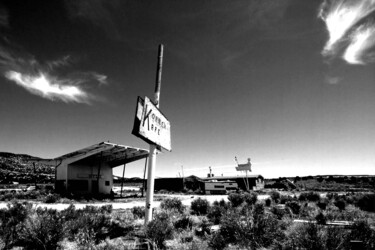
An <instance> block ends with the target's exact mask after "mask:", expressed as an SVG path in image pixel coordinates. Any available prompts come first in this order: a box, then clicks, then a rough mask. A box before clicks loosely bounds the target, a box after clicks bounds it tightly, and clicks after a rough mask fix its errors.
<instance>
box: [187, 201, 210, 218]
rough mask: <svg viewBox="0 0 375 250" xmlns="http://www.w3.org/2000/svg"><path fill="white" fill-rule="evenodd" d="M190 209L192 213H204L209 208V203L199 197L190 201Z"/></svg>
mask: <svg viewBox="0 0 375 250" xmlns="http://www.w3.org/2000/svg"><path fill="white" fill-rule="evenodd" d="M190 209H191V213H192V214H197V215H206V214H207V213H208V211H209V209H210V203H209V202H208V200H206V199H202V198H200V197H199V198H198V199H195V200H193V201H192V202H191V206H190Z"/></svg>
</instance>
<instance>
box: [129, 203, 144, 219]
mask: <svg viewBox="0 0 375 250" xmlns="http://www.w3.org/2000/svg"><path fill="white" fill-rule="evenodd" d="M131 212H132V213H133V215H134V216H135V217H136V218H138V219H142V218H144V217H145V214H146V212H145V208H144V207H140V206H136V207H132V208H131Z"/></svg>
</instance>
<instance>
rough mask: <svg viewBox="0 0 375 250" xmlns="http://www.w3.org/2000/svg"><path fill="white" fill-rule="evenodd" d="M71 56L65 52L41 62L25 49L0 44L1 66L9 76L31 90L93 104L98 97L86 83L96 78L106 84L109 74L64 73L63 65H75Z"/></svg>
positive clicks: (61, 99)
mask: <svg viewBox="0 0 375 250" xmlns="http://www.w3.org/2000/svg"><path fill="white" fill-rule="evenodd" d="M70 58H71V56H64V57H61V58H59V59H57V60H51V61H47V62H45V63H43V64H41V63H39V62H38V61H37V60H36V59H35V57H33V56H31V55H29V54H27V53H25V52H22V51H17V52H15V51H14V50H12V49H10V48H7V49H5V48H4V47H1V46H0V69H1V72H2V74H3V75H4V77H6V78H7V79H8V80H10V81H12V82H14V83H16V84H17V85H18V86H21V87H23V88H25V89H26V90H27V91H29V92H30V93H32V94H35V95H38V96H40V97H43V98H46V99H49V100H52V101H63V102H66V103H69V102H75V103H86V104H91V103H92V102H93V101H95V100H98V99H99V98H98V97H97V96H95V95H94V94H91V93H89V92H88V91H87V87H88V86H87V85H88V84H90V83H95V82H96V83H97V84H99V85H102V84H106V83H107V76H105V75H103V74H99V73H96V72H86V71H77V70H69V73H65V74H62V73H61V72H60V71H62V69H65V68H66V67H71V66H72V65H71V64H72V62H71V61H72V60H71V59H70Z"/></svg>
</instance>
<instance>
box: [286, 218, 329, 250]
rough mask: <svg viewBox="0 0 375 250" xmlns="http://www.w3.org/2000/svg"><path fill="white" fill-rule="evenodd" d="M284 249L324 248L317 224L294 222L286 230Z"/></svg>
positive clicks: (309, 249)
mask: <svg viewBox="0 0 375 250" xmlns="http://www.w3.org/2000/svg"><path fill="white" fill-rule="evenodd" d="M286 233H287V237H286V238H287V240H286V241H285V242H284V243H283V248H284V249H306V250H316V249H324V242H323V240H322V235H321V232H320V230H319V227H318V225H316V224H313V223H304V224H295V225H292V226H291V227H290V228H289V229H288V230H287V232H286Z"/></svg>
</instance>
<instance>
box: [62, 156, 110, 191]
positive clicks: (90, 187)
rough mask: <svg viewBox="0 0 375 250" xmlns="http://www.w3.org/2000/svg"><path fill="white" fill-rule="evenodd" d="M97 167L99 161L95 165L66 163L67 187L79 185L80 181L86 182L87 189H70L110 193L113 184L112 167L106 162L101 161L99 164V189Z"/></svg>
mask: <svg viewBox="0 0 375 250" xmlns="http://www.w3.org/2000/svg"><path fill="white" fill-rule="evenodd" d="M98 169H99V163H98V164H95V165H91V166H88V165H84V164H79V163H72V164H69V165H68V179H69V181H68V183H69V182H71V184H68V185H69V187H77V185H78V187H79V185H80V184H79V183H80V181H81V182H82V183H83V182H84V181H86V182H87V191H85V190H84V189H82V190H72V191H76V192H77V191H79V192H80V193H86V192H87V193H96V192H97V191H98V192H99V193H101V194H110V192H111V189H112V186H113V175H112V168H111V167H109V166H108V165H107V164H105V163H102V164H101V166H100V174H99V190H97V188H98V187H97V181H98Z"/></svg>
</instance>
